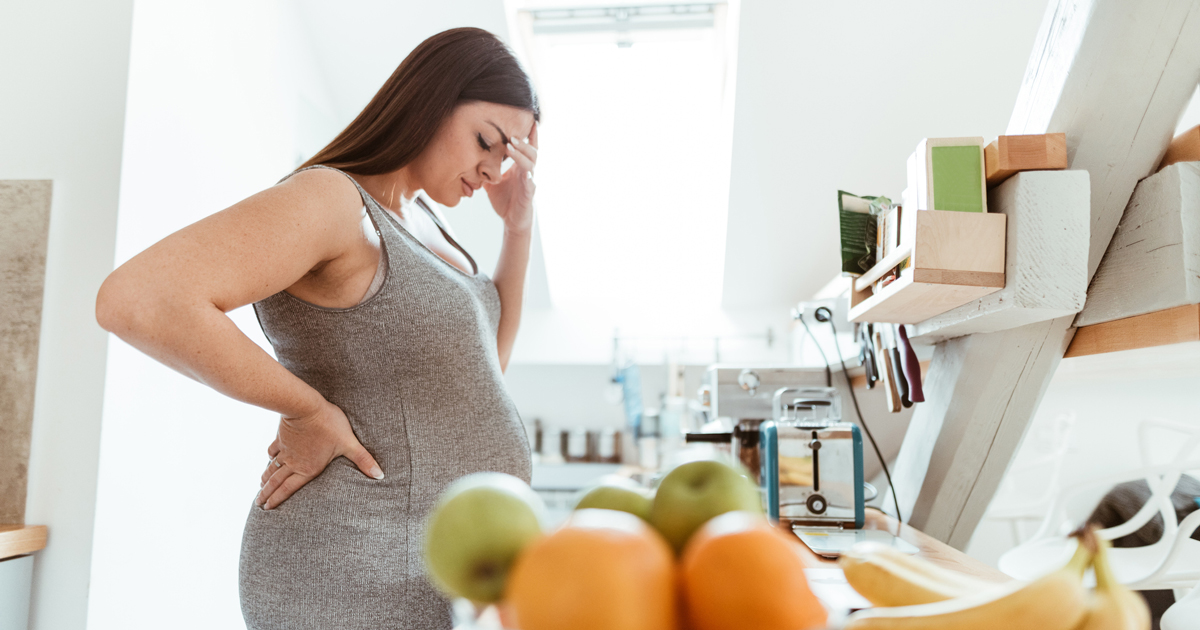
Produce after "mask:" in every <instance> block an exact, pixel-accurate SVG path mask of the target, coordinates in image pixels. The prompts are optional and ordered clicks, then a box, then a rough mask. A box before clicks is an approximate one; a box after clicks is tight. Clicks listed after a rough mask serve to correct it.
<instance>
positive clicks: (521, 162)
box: [487, 122, 538, 370]
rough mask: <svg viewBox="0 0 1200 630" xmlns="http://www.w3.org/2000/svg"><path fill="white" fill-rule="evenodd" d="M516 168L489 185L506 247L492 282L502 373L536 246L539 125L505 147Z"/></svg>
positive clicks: (497, 347)
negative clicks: (531, 249) (535, 180)
mask: <svg viewBox="0 0 1200 630" xmlns="http://www.w3.org/2000/svg"><path fill="white" fill-rule="evenodd" d="M505 149H506V151H507V154H508V157H510V158H512V160H513V165H512V167H511V168H509V169H508V171H507V172H506V173H505V174H504V178H503V179H502V180H501V181H500V182H499V183H498V184H495V185H487V190H488V198H489V199H490V200H491V202H492V208H493V209H495V210H496V214H498V215H500V218H501V219H503V220H504V243H503V244H502V245H501V246H500V260H499V261H497V262H496V271H495V273H494V274H492V275H493V278H492V282H493V283H494V284H495V285H496V292H497V293H499V294H500V325H499V327H498V330H497V331H496V349H497V351H498V353H499V355H500V369H501V370H505V369H507V368H508V360H509V358H510V357H511V356H512V349H513V344H515V343H516V340H517V330H518V329H519V328H520V327H521V309H522V306H523V303H524V297H525V271H526V270H527V269H528V268H529V247H530V244H531V243H532V242H533V194H534V192H535V191H536V190H537V186H536V185H534V183H533V169H534V166H536V165H537V156H538V149H537V123H536V122H535V123H534V124H533V127H532V128H531V129H530V130H529V137H528V139H527V140H520V139H517V138H509V142H508V144H507V145H505Z"/></svg>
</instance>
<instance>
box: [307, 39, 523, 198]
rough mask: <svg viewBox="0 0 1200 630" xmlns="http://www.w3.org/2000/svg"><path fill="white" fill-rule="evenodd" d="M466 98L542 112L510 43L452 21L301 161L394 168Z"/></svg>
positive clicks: (369, 170) (373, 170)
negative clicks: (321, 146) (351, 118)
mask: <svg viewBox="0 0 1200 630" xmlns="http://www.w3.org/2000/svg"><path fill="white" fill-rule="evenodd" d="M467 101H487V102H489V103H497V104H499V105H509V106H512V107H519V108H521V109H524V110H527V111H530V112H532V113H533V119H534V120H535V121H536V120H538V119H539V118H540V111H539V108H538V101H537V94H536V93H535V92H534V90H533V82H532V81H531V80H530V79H529V75H528V74H526V73H525V71H524V70H523V69H522V68H521V65H520V63H518V62H517V59H516V57H515V56H513V53H512V51H511V50H509V48H508V46H505V45H504V42H501V41H500V40H499V38H497V37H496V36H495V35H493V34H491V33H489V32H487V31H485V30H483V29H479V28H453V29H450V30H448V31H442V32H441V33H438V34H437V35H434V36H433V37H430V38H429V39H426V40H425V41H423V42H421V44H420V45H419V46H417V47H416V48H415V49H414V50H413V51H412V52H411V53H409V54H408V56H407V57H405V58H404V61H402V62H400V65H399V66H398V67H397V68H396V71H395V72H393V73H392V76H391V77H389V78H388V80H387V81H386V82H385V83H384V84H383V87H381V88H379V91H378V92H376V93H375V96H374V97H373V98H372V99H371V102H370V103H367V106H366V107H365V108H363V110H362V112H361V113H360V114H359V115H358V117H356V118H355V119H354V121H353V122H351V123H350V124H349V125H348V126H347V127H346V128H345V129H343V130H342V132H341V133H339V134H338V135H337V137H336V138H334V139H333V142H330V143H329V144H328V145H327V146H326V147H325V148H324V149H321V150H320V151H318V152H317V154H316V155H314V156H312V157H311V158H309V160H308V161H307V162H305V163H304V164H303V165H302V166H301V168H303V167H305V166H312V165H313V164H324V165H327V166H332V167H334V168H339V169H342V170H344V171H349V172H352V173H358V174H360V175H379V174H382V173H390V172H392V171H395V170H397V169H399V168H402V167H403V166H405V165H406V164H408V163H409V162H412V161H413V159H414V158H416V157H417V156H418V155H420V153H421V152H422V151H424V150H425V147H427V146H428V145H429V142H430V140H432V139H433V136H434V133H436V132H437V130H438V127H439V126H441V124H442V121H443V120H445V119H446V117H447V116H449V115H450V113H451V112H452V111H453V110H454V107H455V106H456V105H458V104H459V103H462V102H467Z"/></svg>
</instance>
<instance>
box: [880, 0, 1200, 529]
mask: <svg viewBox="0 0 1200 630" xmlns="http://www.w3.org/2000/svg"><path fill="white" fill-rule="evenodd" d="M1198 81H1200V0H1057V1H1054V2H1051V3H1050V5H1049V6H1048V8H1047V12H1046V15H1045V17H1044V19H1043V20H1042V26H1041V28H1040V30H1039V33H1038V37H1037V40H1036V43H1035V45H1034V50H1033V53H1032V55H1031V56H1030V62H1029V67H1028V69H1027V70H1026V73H1025V79H1024V81H1023V83H1022V85H1021V91H1020V93H1019V94H1018V96H1017V103H1016V106H1015V108H1014V111H1013V116H1012V118H1011V120H1010V121H1009V126H1008V131H1007V134H1006V135H1020V134H1038V133H1058V132H1061V133H1066V137H1067V156H1068V161H1069V163H1070V168H1071V169H1075V170H1086V171H1088V175H1089V178H1090V186H1091V195H1090V204H1091V212H1090V234H1089V245H1088V267H1087V268H1088V279H1089V281H1090V279H1091V276H1092V275H1094V274H1095V270H1096V268H1097V267H1098V266H1099V264H1100V259H1101V258H1102V257H1103V256H1104V252H1105V250H1106V249H1107V248H1108V243H1109V240H1110V239H1111V238H1112V234H1113V231H1114V230H1115V229H1116V226H1117V223H1118V222H1119V221H1120V219H1121V214H1122V213H1123V212H1124V210H1125V206H1126V204H1127V203H1128V202H1129V198H1130V196H1131V195H1132V193H1133V189H1134V186H1135V185H1136V184H1137V181H1138V180H1139V179H1141V178H1143V177H1145V176H1146V175H1149V174H1150V172H1151V169H1153V168H1154V166H1155V165H1156V164H1157V163H1158V161H1159V159H1160V158H1161V157H1162V155H1163V152H1164V151H1165V149H1166V147H1167V144H1168V142H1169V141H1170V139H1171V134H1172V132H1173V131H1174V127H1175V125H1176V123H1177V121H1178V118H1179V114H1180V113H1181V112H1182V111H1183V108H1184V106H1185V105H1186V104H1187V102H1188V100H1189V99H1190V98H1191V95H1192V92H1193V91H1194V90H1195V87H1196V84H1197V82H1198ZM1071 320H1072V318H1071V317H1062V318H1058V319H1054V320H1049V321H1046V322H1039V323H1036V324H1029V325H1026V326H1022V327H1020V328H1014V329H1010V330H1006V331H1002V332H995V333H986V334H975V335H969V336H966V337H959V338H956V339H951V340H949V341H945V342H943V343H941V344H939V345H938V347H937V349H936V351H935V353H934V359H933V365H932V366H931V368H930V383H929V384H928V389H927V390H926V400H927V402H926V403H925V404H923V405H919V406H918V409H917V411H916V413H914V414H913V420H912V425H911V426H910V428H909V432H908V434H907V435H906V436H905V441H904V444H903V445H902V447H901V449H900V454H899V456H898V457H897V462H896V473H895V474H894V475H893V480H894V481H896V487H897V492H898V493H899V497H898V498H899V499H900V503H901V507H902V508H904V509H905V510H904V511H905V512H906V513H905V514H904V516H906V517H909V519H910V522H912V523H913V524H914V525H915V526H917V527H919V528H921V529H923V530H924V531H925V532H926V533H928V534H930V535H931V536H933V537H934V538H937V539H939V540H942V541H944V542H947V543H948V544H950V545H951V546H953V547H956V548H959V549H962V548H964V547H965V546H966V544H967V543H968V542H969V541H970V539H971V535H972V534H973V533H974V531H975V527H976V525H978V523H979V520H980V518H982V516H983V512H984V510H985V509H986V508H987V505H988V504H989V503H990V502H991V500H992V497H993V496H994V495H995V492H996V488H997V487H998V486H999V484H1000V480H1001V479H1002V478H1003V475H1004V472H1005V470H1007V468H1008V465H1009V463H1010V461H1011V460H1012V456H1013V454H1014V453H1015V451H1016V448H1017V445H1018V444H1019V443H1020V440H1021V437H1022V436H1023V435H1024V432H1025V429H1026V427H1027V426H1028V424H1029V420H1030V418H1032V417H1033V414H1034V412H1035V411H1036V410H1037V406H1038V403H1039V402H1040V401H1041V397H1042V394H1043V393H1044V392H1045V389H1046V387H1047V385H1048V384H1049V381H1050V378H1051V376H1052V375H1053V373H1054V370H1055V368H1056V367H1057V365H1058V363H1059V361H1060V360H1061V358H1062V356H1063V353H1064V352H1065V351H1066V348H1067V346H1068V344H1069V342H1070V340H1071V337H1072V336H1073V334H1074V329H1073V328H1071ZM906 506H907V507H906Z"/></svg>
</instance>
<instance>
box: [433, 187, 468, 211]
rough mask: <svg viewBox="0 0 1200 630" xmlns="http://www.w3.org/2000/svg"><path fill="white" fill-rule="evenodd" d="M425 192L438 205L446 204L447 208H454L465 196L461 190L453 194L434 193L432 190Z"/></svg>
mask: <svg viewBox="0 0 1200 630" xmlns="http://www.w3.org/2000/svg"><path fill="white" fill-rule="evenodd" d="M425 194H426V195H428V196H429V198H430V199H432V200H434V201H435V202H437V204H438V205H440V206H445V207H447V208H453V207H454V206H457V205H458V202H460V201H462V199H463V197H464V196H465V195H463V194H462V193H459V192H456V193H455V194H453V195H444V194H442V193H437V194H434V193H432V192H429V191H425Z"/></svg>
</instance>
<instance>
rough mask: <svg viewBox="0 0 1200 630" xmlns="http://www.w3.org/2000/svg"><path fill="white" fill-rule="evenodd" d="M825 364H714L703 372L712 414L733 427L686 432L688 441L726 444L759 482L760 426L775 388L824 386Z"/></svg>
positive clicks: (769, 416)
mask: <svg viewBox="0 0 1200 630" xmlns="http://www.w3.org/2000/svg"><path fill="white" fill-rule="evenodd" d="M827 378H828V376H827V374H826V371H825V368H823V367H820V368H815V367H764V366H755V367H746V366H736V365H725V364H719V363H718V364H715V365H712V366H710V367H709V368H708V371H707V372H706V374H705V386H706V388H707V390H708V396H709V405H710V408H711V412H710V413H709V416H710V417H712V418H728V421H729V423H730V424H732V430H730V431H726V432H721V433H688V434H687V435H686V436H685V440H686V441H688V442H715V443H721V444H729V445H730V451H731V453H732V454H733V457H734V459H735V460H737V461H739V462H741V463H742V465H743V466H745V467H746V470H747V471H748V472H749V474H750V475H751V477H752V478H753V479H754V481H755V483H758V484H759V485H760V486H761V483H762V479H761V469H762V462H761V459H760V457H759V442H760V437H759V426H760V425H761V424H762V423H763V422H766V421H768V420H771V419H772V418H773V417H774V416H773V411H772V404H773V402H774V395H775V392H776V391H777V390H778V389H779V388H781V387H825V386H827V385H828V380H827Z"/></svg>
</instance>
